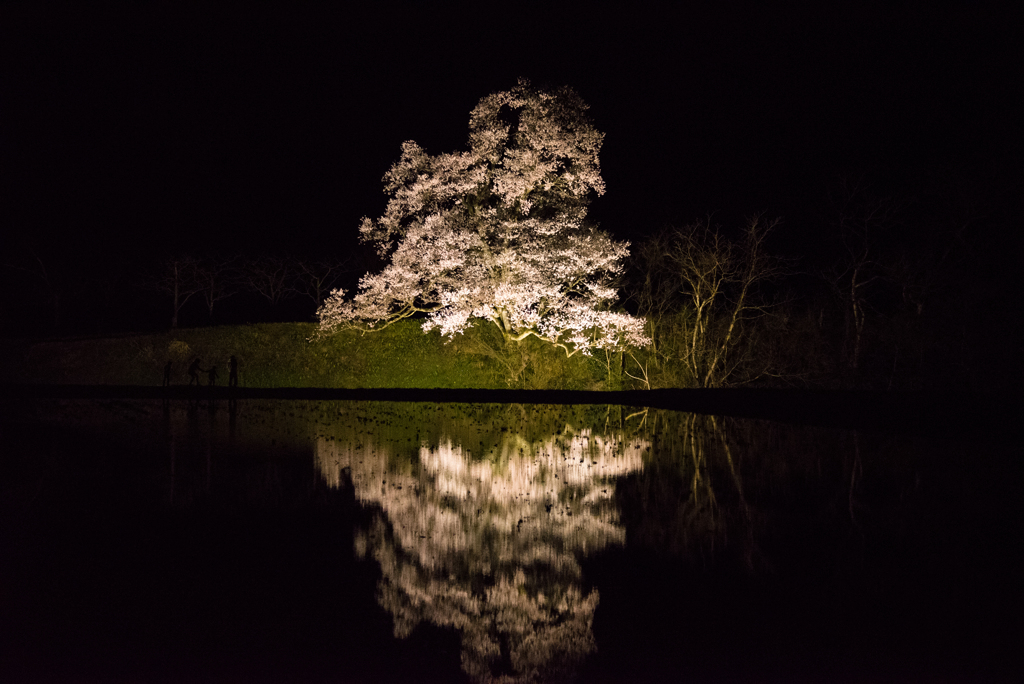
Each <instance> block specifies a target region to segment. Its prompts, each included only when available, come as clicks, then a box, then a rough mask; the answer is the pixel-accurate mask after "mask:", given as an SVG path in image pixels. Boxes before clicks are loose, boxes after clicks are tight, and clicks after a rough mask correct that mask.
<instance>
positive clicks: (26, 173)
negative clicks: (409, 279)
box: [0, 2, 1021, 255]
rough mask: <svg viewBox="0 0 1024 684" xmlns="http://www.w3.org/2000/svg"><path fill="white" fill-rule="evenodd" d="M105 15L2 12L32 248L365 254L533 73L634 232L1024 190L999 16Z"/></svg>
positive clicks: (394, 10)
mask: <svg viewBox="0 0 1024 684" xmlns="http://www.w3.org/2000/svg"><path fill="white" fill-rule="evenodd" d="M91 4H92V3H75V4H70V5H59V6H58V5H53V4H46V3H41V2H31V3H25V4H21V5H14V6H13V7H12V6H10V5H6V6H5V9H4V10H2V14H0V46H2V47H0V50H2V58H3V67H2V78H3V81H2V83H0V88H2V97H0V116H2V119H0V155H2V157H0V158H2V162H0V164H2V165H0V170H2V181H3V196H2V198H0V201H2V213H3V216H2V221H3V224H4V225H5V231H6V230H7V228H6V227H10V228H11V230H10V232H9V233H8V236H9V237H10V236H16V235H17V236H20V235H29V236H32V237H33V239H39V240H45V239H46V237H47V236H54V235H58V234H65V235H70V236H73V237H72V238H70V239H71V243H73V244H75V245H76V246H77V247H76V248H81V249H83V250H93V251H99V252H102V253H105V254H109V255H113V254H126V255H130V254H135V253H137V252H139V251H141V250H148V251H150V252H158V251H175V250H182V249H189V248H190V249H192V250H194V251H202V250H203V249H232V248H234V249H239V250H243V249H247V250H259V249H273V250H282V251H285V250H297V251H308V250H318V251H320V252H325V253H339V254H344V253H345V252H347V251H348V250H350V249H351V248H352V246H353V245H354V244H355V235H356V227H357V224H358V221H359V218H360V217H361V216H364V215H370V216H377V215H379V214H380V213H381V212H382V210H383V208H384V204H385V197H384V195H383V193H382V185H381V182H380V179H381V176H382V175H383V173H384V172H385V171H386V170H387V168H388V167H389V166H390V164H391V163H392V162H393V161H395V160H396V159H397V157H398V153H399V146H400V144H401V143H402V141H404V140H408V139H414V140H416V141H417V142H419V143H421V144H422V145H424V146H425V147H426V149H427V150H428V151H429V152H434V153H437V152H444V151H450V150H453V149H457V148H461V147H462V146H463V144H464V142H465V139H466V135H467V122H468V118H469V111H470V110H471V109H472V107H473V106H474V105H475V103H476V101H477V100H478V99H479V98H480V97H482V96H483V95H485V94H487V93H489V92H493V91H497V90H503V89H507V88H509V87H511V86H513V85H514V84H515V82H516V79H517V78H518V77H520V76H524V77H527V78H529V79H531V80H532V81H533V83H534V84H536V85H545V84H548V85H553V86H558V85H570V86H572V87H573V88H575V89H576V90H577V91H578V92H579V93H580V95H581V96H582V97H583V98H584V100H585V101H586V102H588V103H589V104H590V105H591V115H592V118H593V120H594V122H595V124H596V126H597V128H598V129H599V130H602V131H604V132H605V133H606V139H605V146H604V149H603V152H602V167H603V170H604V177H605V181H606V184H607V188H608V191H607V194H606V195H605V196H604V197H602V198H599V199H598V200H596V201H595V203H594V205H593V208H592V212H591V216H592V217H593V218H595V219H597V220H598V221H600V222H601V224H602V226H603V227H605V228H607V229H608V230H610V231H611V232H613V233H614V234H615V235H617V236H619V237H621V238H628V237H634V238H635V237H639V236H642V235H643V234H644V233H645V232H648V231H650V230H653V229H655V228H657V227H659V226H661V225H663V224H664V223H666V222H676V223H681V222H685V221H688V220H691V219H693V218H696V217H698V216H701V215H703V214H706V213H707V212H711V211H713V212H717V214H716V216H717V217H718V218H719V220H721V221H724V222H735V221H737V220H739V218H741V217H742V216H743V215H744V214H747V213H750V212H753V211H759V210H765V211H767V212H768V213H769V214H771V215H781V216H783V217H784V219H785V220H786V222H787V226H789V228H788V230H789V231H790V240H791V241H798V240H803V239H806V238H808V237H809V236H812V235H814V234H815V233H816V232H820V231H822V230H825V228H824V224H823V223H822V221H821V218H820V214H819V213H815V212H816V210H815V209H812V207H817V206H819V205H820V202H821V200H822V198H823V197H824V195H825V193H826V190H827V187H828V184H829V183H830V182H832V181H833V179H835V178H837V177H838V176H839V175H840V174H844V173H846V174H850V173H853V174H856V173H860V172H863V171H867V172H869V173H870V174H874V176H873V177H882V178H889V179H890V180H891V179H893V178H895V179H896V180H894V181H893V183H895V184H896V185H899V184H900V183H903V184H904V185H906V183H905V181H906V180H907V179H911V181H912V180H913V179H915V178H920V177H924V176H926V175H928V174H930V173H934V172H937V171H941V172H946V171H949V172H951V173H953V174H954V175H956V176H957V177H962V178H966V179H969V181H970V182H971V183H974V184H975V185H980V186H984V187H986V188H989V189H990V190H991V194H993V195H994V196H997V197H998V196H1000V193H1003V194H1004V195H1006V196H1009V195H1008V193H1014V194H1016V195H1019V189H1020V188H1019V181H1020V178H1021V175H1020V168H1021V165H1020V159H1021V144H1020V136H1019V133H1018V128H1019V124H1018V120H1017V119H1016V116H1015V113H1016V112H1017V111H1019V109H1020V108H1019V100H1020V90H1021V89H1020V84H1019V80H1020V48H1019V43H1020V31H1019V29H1020V25H1019V23H1016V22H1014V21H1012V20H1011V18H1010V16H1009V14H1008V13H1006V12H1003V11H1002V10H1000V9H998V7H997V8H991V7H982V6H981V5H979V4H977V3H970V4H968V3H964V4H963V6H962V7H960V8H958V9H951V8H944V7H936V5H937V3H930V4H929V5H928V8H927V10H924V9H922V10H913V9H894V8H892V7H890V6H889V5H891V4H894V3H885V4H883V5H882V6H881V8H878V9H865V8H866V7H867V5H866V4H865V3H860V2H858V3H851V5H850V6H849V7H846V8H845V9H844V8H843V6H839V5H837V4H836V3H831V2H818V3H809V4H808V7H801V6H799V5H790V9H787V10H784V11H783V10H779V9H773V10H771V11H768V10H764V9H759V10H752V9H751V8H750V7H749V6H746V5H743V4H736V3H699V4H703V5H712V4H713V5H714V6H715V7H716V9H714V10H704V9H685V8H684V9H678V8H677V9H673V10H671V11H665V10H662V9H656V7H657V6H655V5H647V4H644V3H622V4H621V5H620V7H619V9H600V8H599V7H598V4H597V3H578V4H571V5H567V4H562V3H556V2H549V3H543V4H532V3H525V4H519V3H517V4H514V5H513V4H508V3H501V4H498V5H495V6H494V7H495V9H491V10H483V9H481V7H482V4H477V5H470V6H465V7H463V8H461V9H454V8H448V7H451V6H445V7H446V8H445V9H438V8H437V7H438V6H440V3H438V4H437V5H436V6H435V4H433V3H430V4H428V3H413V4H410V5H398V4H383V3H382V4H374V6H375V7H377V9H375V10H372V11H370V10H365V9H364V10H360V11H358V12H355V11H351V12H350V11H347V10H340V9H332V10H324V11H316V12H305V11H298V10H295V9H293V8H291V5H292V3H288V4H287V5H288V9H276V10H272V9H265V8H264V9H260V10H254V9H252V8H251V7H250V6H249V3H240V4H238V5H235V6H231V7H228V6H224V5H216V7H217V8H218V9H215V10H214V9H210V8H209V7H208V6H207V4H197V5H190V4H188V3H166V4H160V3H140V7H144V8H145V9H140V8H136V9H133V10H124V9H120V10H117V11H113V10H107V11H103V12H98V11H96V10H94V9H91V8H89V7H87V6H88V5H91ZM322 4H323V5H324V6H328V5H330V6H332V7H333V6H338V7H340V6H341V3H322ZM695 4H696V3H695ZM758 4H761V3H758ZM1006 5H1007V6H1008V5H1009V3H1006ZM886 182H888V181H882V186H881V188H882V189H881V192H882V193H884V192H885V191H886V187H885V183H886ZM912 184H913V183H911V185H912ZM894 187H895V185H894ZM901 187H902V186H901ZM993 188H995V190H992V189H993Z"/></svg>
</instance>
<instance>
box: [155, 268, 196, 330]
mask: <svg viewBox="0 0 1024 684" xmlns="http://www.w3.org/2000/svg"><path fill="white" fill-rule="evenodd" d="M199 264H200V262H199V259H197V258H195V257H193V256H191V255H188V254H182V255H178V256H173V257H171V258H169V259H167V260H166V261H164V263H163V268H162V269H161V270H160V272H159V274H158V275H156V276H155V277H154V278H153V279H152V280H151V281H150V285H151V286H152V287H153V288H154V289H156V290H159V291H161V292H164V293H166V294H169V295H170V296H171V327H172V328H177V327H178V315H179V313H180V312H181V309H182V307H183V306H185V303H186V302H187V301H188V300H189V299H191V298H192V296H193V295H196V294H199V293H200V292H202V291H203V282H202V280H201V278H200V277H199Z"/></svg>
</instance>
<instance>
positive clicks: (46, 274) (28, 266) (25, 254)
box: [3, 244, 64, 329]
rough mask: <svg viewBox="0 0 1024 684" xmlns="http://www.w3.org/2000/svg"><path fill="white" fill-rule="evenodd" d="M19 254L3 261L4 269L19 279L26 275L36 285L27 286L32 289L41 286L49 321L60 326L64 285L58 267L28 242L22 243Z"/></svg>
mask: <svg viewBox="0 0 1024 684" xmlns="http://www.w3.org/2000/svg"><path fill="white" fill-rule="evenodd" d="M19 256H20V257H21V258H19V259H16V260H15V261H10V262H4V264H3V266H4V269H5V270H7V271H8V272H9V273H11V274H18V277H19V279H20V278H23V277H25V276H28V278H29V280H30V281H32V282H34V283H36V286H29V287H32V289H36V288H41V290H42V292H43V295H44V297H45V298H46V302H47V304H48V306H49V309H50V321H51V323H52V325H53V327H54V329H57V328H60V327H61V325H62V323H63V322H64V319H63V304H64V296H63V295H64V287H63V283H62V279H61V278H60V269H58V268H55V267H54V264H53V263H52V262H50V261H49V260H47V259H43V257H42V256H40V253H39V250H36V249H33V248H32V247H31V246H30V245H28V244H24V245H22V249H21V250H20V255H19Z"/></svg>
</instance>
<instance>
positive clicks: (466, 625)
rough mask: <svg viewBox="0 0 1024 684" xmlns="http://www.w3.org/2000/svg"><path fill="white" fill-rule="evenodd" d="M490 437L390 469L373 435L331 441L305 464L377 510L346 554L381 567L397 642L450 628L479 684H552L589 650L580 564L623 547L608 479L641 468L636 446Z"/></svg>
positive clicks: (589, 594)
mask: <svg viewBox="0 0 1024 684" xmlns="http://www.w3.org/2000/svg"><path fill="white" fill-rule="evenodd" d="M499 434H500V437H499V438H498V439H497V440H495V441H494V442H492V443H490V444H489V446H484V447H483V449H484V453H480V449H477V450H476V451H474V450H473V449H472V448H471V447H470V446H469V445H468V443H467V441H463V442H462V444H458V443H454V442H453V441H452V439H451V438H448V437H442V438H441V439H440V440H438V441H437V442H436V443H428V442H426V441H424V442H421V444H420V446H419V447H418V453H417V454H416V455H417V456H418V458H416V459H413V460H411V461H405V462H404V464H403V461H402V459H401V458H398V457H396V448H395V447H394V446H389V444H388V443H387V442H386V441H385V440H386V439H387V437H386V436H381V435H378V436H376V438H375V436H373V435H367V434H365V433H364V434H356V432H353V434H350V435H344V434H338V433H337V432H336V431H334V434H322V435H320V436H319V437H318V440H317V460H318V463H319V466H320V469H321V472H322V473H323V474H324V477H325V478H326V479H327V480H328V482H331V483H333V484H335V485H337V484H340V483H341V482H342V481H343V478H344V477H345V476H347V477H350V478H351V481H352V484H353V486H354V488H355V493H356V497H357V498H358V499H359V500H361V501H363V502H365V503H368V504H375V505H377V506H379V507H380V509H381V515H380V516H378V517H377V519H376V521H375V522H374V523H373V525H372V526H371V528H370V529H369V530H368V531H367V532H366V533H365V534H360V535H359V536H358V537H357V540H356V545H357V551H358V552H359V553H361V554H369V555H372V556H373V557H374V558H375V559H376V560H377V561H378V562H379V563H380V565H381V569H382V573H383V578H382V580H381V584H380V593H379V600H380V602H381V605H382V606H383V607H384V608H386V609H387V610H388V611H389V612H390V613H391V614H392V616H393V617H394V626H395V635H396V636H397V637H405V636H407V635H408V634H409V633H411V631H412V630H413V629H414V628H415V627H416V625H418V624H419V623H420V622H422V621H429V622H431V623H434V624H436V625H438V626H442V627H452V628H456V629H458V630H460V632H461V633H462V645H463V656H462V661H463V668H464V669H465V670H466V672H468V673H469V674H470V675H471V676H472V677H474V678H475V679H477V680H479V681H501V682H514V681H541V680H545V679H551V678H553V679H556V680H557V679H562V678H564V677H565V676H567V675H568V674H569V672H570V671H571V670H572V668H573V666H574V663H576V662H578V661H579V660H580V659H581V658H582V657H584V656H585V655H586V654H588V653H589V652H591V651H593V650H594V648H595V644H594V637H593V633H592V629H591V624H592V620H593V616H594V611H595V610H596V608H597V603H598V593H597V591H596V590H589V591H588V590H586V589H585V588H583V587H581V569H580V565H579V559H580V558H581V557H582V556H583V555H585V554H587V553H591V552H594V551H597V550H599V549H601V548H604V547H606V546H608V545H610V544H621V543H623V542H624V540H625V531H624V529H623V528H622V527H621V526H620V525H619V524H618V513H617V510H616V509H615V506H614V503H613V501H612V494H613V492H614V486H613V479H614V478H615V477H616V476H619V475H623V474H625V473H627V472H630V471H632V470H635V469H638V468H639V467H640V465H641V455H642V453H643V452H644V451H645V450H646V449H647V448H648V443H647V442H641V441H637V440H633V441H627V440H624V439H623V438H622V437H621V436H609V435H597V434H594V433H593V432H592V431H590V430H587V429H580V430H573V429H571V428H567V429H565V430H564V431H559V434H555V435H553V436H550V437H547V438H543V439H538V440H533V441H528V440H526V439H525V438H523V437H520V436H519V435H517V434H515V433H513V432H511V431H510V432H507V433H499ZM382 437H383V438H382ZM460 437H461V438H462V439H463V440H467V435H466V434H462V435H460ZM474 441H475V442H476V443H477V444H481V445H482V444H484V443H483V442H482V441H479V440H474Z"/></svg>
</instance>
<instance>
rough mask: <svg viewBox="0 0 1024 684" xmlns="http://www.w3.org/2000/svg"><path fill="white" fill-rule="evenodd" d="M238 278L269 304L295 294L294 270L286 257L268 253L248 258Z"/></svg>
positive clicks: (276, 302) (273, 304)
mask: <svg viewBox="0 0 1024 684" xmlns="http://www.w3.org/2000/svg"><path fill="white" fill-rule="evenodd" d="M240 279H241V282H243V283H244V284H245V286H246V287H247V288H248V289H250V290H251V291H253V292H255V293H256V294H258V295H260V296H261V297H263V298H264V299H266V300H267V301H268V302H269V303H270V305H271V306H276V305H277V304H279V303H281V301H282V300H284V299H287V298H288V297H290V296H291V295H293V294H295V270H294V269H293V267H292V265H291V261H290V260H289V259H286V258H281V257H274V256H269V255H268V256H260V257H251V258H248V259H246V260H245V262H244V263H243V265H242V268H241V272H240Z"/></svg>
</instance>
